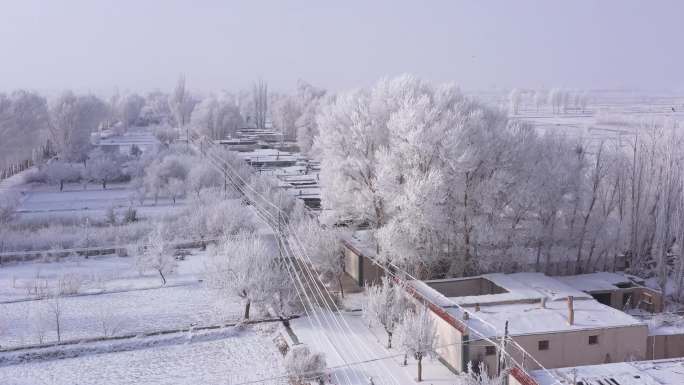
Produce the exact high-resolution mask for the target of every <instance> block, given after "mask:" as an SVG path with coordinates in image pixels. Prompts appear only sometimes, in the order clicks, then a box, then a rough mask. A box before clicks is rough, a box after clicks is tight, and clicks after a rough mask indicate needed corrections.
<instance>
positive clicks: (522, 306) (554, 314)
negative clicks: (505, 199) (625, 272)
mask: <svg viewBox="0 0 684 385" xmlns="http://www.w3.org/2000/svg"><path fill="white" fill-rule="evenodd" d="M412 285H413V286H414V288H415V289H416V291H417V292H418V293H419V294H420V295H421V296H423V297H424V298H426V299H428V300H429V301H430V302H432V303H433V304H435V305H437V306H440V307H442V308H443V309H444V310H445V311H446V312H448V313H449V314H451V315H452V316H454V317H456V318H458V319H460V320H462V321H463V322H465V323H466V324H467V325H468V326H469V327H470V328H471V329H474V330H476V331H477V332H478V333H479V334H482V335H485V336H487V337H493V336H498V335H500V334H501V333H503V331H504V329H505V327H506V322H508V329H509V333H510V335H528V334H542V333H544V334H546V333H556V332H567V331H575V330H588V329H605V328H613V327H627V326H645V324H644V323H643V322H642V321H640V320H638V319H636V318H635V317H632V316H631V315H628V314H626V313H624V312H622V311H620V310H617V309H614V308H612V307H610V306H606V305H604V304H601V303H599V302H598V301H596V300H595V299H594V298H593V297H592V296H591V295H589V294H587V293H584V292H582V291H580V290H577V289H576V288H573V287H571V286H569V285H567V284H565V283H564V282H562V281H561V280H560V279H557V278H554V277H549V276H546V275H544V274H542V273H514V274H500V273H496V274H485V275H481V276H477V277H469V278H455V279H441V280H430V281H423V282H420V281H412ZM569 297H572V302H573V305H572V307H573V311H574V322H572V324H570V322H569V321H568V320H569V305H568V298H569ZM464 311H465V312H468V313H469V315H468V317H465V315H464Z"/></svg>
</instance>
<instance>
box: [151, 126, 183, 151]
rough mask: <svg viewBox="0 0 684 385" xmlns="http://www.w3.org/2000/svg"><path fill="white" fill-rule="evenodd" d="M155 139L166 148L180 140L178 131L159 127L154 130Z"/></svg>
mask: <svg viewBox="0 0 684 385" xmlns="http://www.w3.org/2000/svg"><path fill="white" fill-rule="evenodd" d="M154 137H155V138H157V140H158V141H159V142H160V143H161V144H162V145H164V147H169V146H170V145H171V143H173V142H174V141H176V140H177V139H178V130H175V129H173V128H171V127H170V126H159V127H157V128H155V130H154Z"/></svg>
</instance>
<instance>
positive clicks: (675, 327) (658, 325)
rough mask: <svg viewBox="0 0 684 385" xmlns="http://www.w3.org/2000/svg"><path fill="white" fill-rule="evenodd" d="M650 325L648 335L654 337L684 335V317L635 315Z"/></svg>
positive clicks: (663, 314)
mask: <svg viewBox="0 0 684 385" xmlns="http://www.w3.org/2000/svg"><path fill="white" fill-rule="evenodd" d="M633 315H634V316H635V317H636V318H639V319H642V320H643V321H644V322H646V324H647V325H648V334H649V335H652V336H662V335H674V334H684V316H682V315H680V314H673V313H659V314H650V313H648V314H645V313H641V312H638V313H637V314H633Z"/></svg>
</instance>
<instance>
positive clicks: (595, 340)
mask: <svg viewBox="0 0 684 385" xmlns="http://www.w3.org/2000/svg"><path fill="white" fill-rule="evenodd" d="M596 344H598V336H589V345H596Z"/></svg>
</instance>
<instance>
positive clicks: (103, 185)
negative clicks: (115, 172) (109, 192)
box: [102, 179, 107, 190]
mask: <svg viewBox="0 0 684 385" xmlns="http://www.w3.org/2000/svg"><path fill="white" fill-rule="evenodd" d="M102 189H103V190H106V189H107V180H106V179H102Z"/></svg>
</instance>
